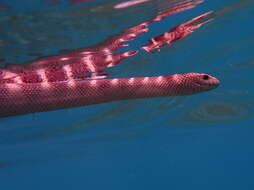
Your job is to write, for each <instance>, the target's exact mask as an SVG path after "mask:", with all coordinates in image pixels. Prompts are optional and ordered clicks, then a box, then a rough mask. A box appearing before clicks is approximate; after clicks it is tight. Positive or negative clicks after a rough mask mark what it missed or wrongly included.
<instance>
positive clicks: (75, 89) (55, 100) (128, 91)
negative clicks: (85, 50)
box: [0, 73, 219, 117]
mask: <svg viewBox="0 0 254 190" xmlns="http://www.w3.org/2000/svg"><path fill="white" fill-rule="evenodd" d="M218 85H219V81H218V79H216V78H214V77H212V76H209V75H207V74H199V73H187V74H174V75H168V76H158V77H143V78H121V79H120V78H119V79H102V80H90V81H66V82H52V83H48V82H41V83H27V84H16V83H4V84H1V87H0V98H1V102H0V116H1V117H6V116H14V115H19V114H27V113H34V112H44V111H49V110H56V109H63V108H70V107H77V106H84V105H90V104H99V103H103V102H110V101H117V100H126V99H135V98H146V97H163V96H182V95H189V94H194V93H199V92H204V91H208V90H211V89H213V88H215V87H217V86H218Z"/></svg>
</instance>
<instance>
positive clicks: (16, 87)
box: [0, 0, 220, 117]
mask: <svg viewBox="0 0 254 190" xmlns="http://www.w3.org/2000/svg"><path fill="white" fill-rule="evenodd" d="M172 2H174V1H172ZM201 2H202V1H200V0H196V1H194V0H193V1H189V0H183V1H182V3H181V4H180V5H178V4H175V5H174V6H171V5H169V6H167V7H169V8H167V9H166V10H164V11H162V12H161V13H160V14H159V15H157V16H156V17H155V18H153V19H150V20H148V21H146V22H143V23H141V24H139V25H136V26H134V27H131V28H128V29H126V30H124V31H123V32H122V34H119V35H115V36H112V37H110V38H108V39H107V40H105V41H104V42H103V43H101V44H99V45H97V46H93V47H88V48H81V49H78V50H72V51H65V53H63V54H60V55H55V56H48V57H44V58H40V59H37V60H34V61H30V62H26V63H24V64H22V65H18V64H9V65H6V66H5V68H3V69H0V100H1V101H0V117H7V116H14V115H20V114H27V113H34V112H44V111H50V110H56V109H63V108H70V107H78V106H84V105H91V104H99V103H104V102H111V101H117V100H126V99H136V98H147V97H163V96H183V95H190V94H195V93H199V92H204V91H207V90H211V89H213V88H215V87H217V86H218V85H219V83H220V82H219V80H218V79H216V78H214V77H212V76H210V75H207V74H199V73H186V74H174V75H167V76H158V77H143V78H115V79H104V78H106V76H107V74H106V73H104V72H105V70H106V69H107V68H108V67H113V66H116V65H117V64H119V63H120V62H121V61H123V60H124V59H127V58H128V57H131V56H134V55H135V54H137V53H138V51H136V50H135V51H127V52H120V53H119V49H120V48H121V47H124V46H128V44H125V42H128V41H130V40H134V39H135V38H137V37H138V36H139V35H141V34H143V33H145V32H148V31H149V29H148V26H149V24H151V23H153V22H158V21H160V20H162V19H164V18H165V17H167V16H169V15H172V14H176V13H178V12H181V11H184V10H188V9H190V8H193V7H195V6H196V5H197V4H199V3H201ZM167 5H168V4H167ZM210 14H211V12H208V13H205V14H203V15H201V16H199V17H196V18H194V19H192V20H190V21H188V22H186V23H184V24H181V25H179V26H177V27H175V28H174V29H172V30H170V31H169V32H166V33H164V34H162V35H159V36H157V37H155V38H152V39H151V40H150V41H149V43H148V44H147V45H145V46H143V47H141V49H143V50H145V51H147V52H152V51H153V50H155V49H159V48H160V47H162V46H165V45H167V44H171V43H172V42H175V41H177V40H180V39H182V38H184V37H186V36H187V35H189V34H191V33H192V32H193V31H194V29H197V28H199V27H200V26H202V25H203V24H204V23H206V22H208V21H210V20H211V19H210V18H209V15H210ZM204 19H207V20H204ZM115 51H118V52H117V53H116V52H115Z"/></svg>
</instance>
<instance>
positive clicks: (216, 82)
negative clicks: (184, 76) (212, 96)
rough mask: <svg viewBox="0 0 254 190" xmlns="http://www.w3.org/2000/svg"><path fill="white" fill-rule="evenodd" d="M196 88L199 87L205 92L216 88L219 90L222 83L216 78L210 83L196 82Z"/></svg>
mask: <svg viewBox="0 0 254 190" xmlns="http://www.w3.org/2000/svg"><path fill="white" fill-rule="evenodd" d="M194 83H195V85H196V86H198V87H199V88H200V89H203V90H211V89H214V88H217V87H218V86H219V85H220V81H219V80H218V79H216V78H214V79H213V80H211V81H209V82H200V81H199V82H197V81H196V82H194Z"/></svg>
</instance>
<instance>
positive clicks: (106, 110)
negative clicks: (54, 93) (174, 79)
mask: <svg viewBox="0 0 254 190" xmlns="http://www.w3.org/2000/svg"><path fill="white" fill-rule="evenodd" d="M45 2H46V1H42V0H41V1H40V0H22V1H20V0H10V1H8V2H7V1H4V0H3V1H0V5H2V6H7V5H8V6H11V7H12V8H10V9H8V10H5V11H0V34H1V35H0V57H1V58H4V59H5V60H6V61H4V62H1V63H2V65H4V64H6V63H8V62H11V63H23V62H25V61H29V60H33V59H34V58H33V57H31V56H27V54H29V53H40V54H42V55H50V54H56V53H57V52H58V51H59V50H63V49H75V48H81V47H87V46H91V45H95V44H97V43H99V42H101V41H103V40H104V39H106V38H107V37H108V36H110V35H113V34H117V33H120V32H121V31H122V30H124V29H126V28H128V27H131V26H134V25H136V24H139V23H141V22H144V21H146V20H147V19H149V18H152V17H154V16H155V13H156V12H155V11H154V9H153V7H152V6H150V5H145V4H144V5H140V6H138V7H133V8H129V9H126V10H117V11H116V10H113V9H112V5H114V4H115V3H116V2H120V1H113V0H107V1H100V0H98V1H91V2H84V3H79V4H75V5H73V4H71V3H70V2H67V1H64V0H60V2H61V4H60V5H58V6H50V5H48V4H47V3H45ZM140 7H141V9H139V8H140ZM140 10H143V11H140ZM210 10H213V11H215V13H214V20H213V21H212V22H209V23H207V24H205V25H204V26H202V27H201V28H199V29H198V30H196V31H195V32H194V33H193V34H191V35H190V36H188V37H186V38H184V39H182V40H180V41H177V42H176V43H174V44H172V45H170V46H167V47H163V48H162V49H161V52H159V53H156V54H150V53H147V52H140V54H138V55H136V56H134V57H131V58H130V59H127V60H124V61H123V62H122V63H121V64H120V65H119V66H117V67H114V68H112V69H110V70H109V73H110V74H111V76H112V77H130V76H148V75H149V76H152V75H162V74H172V73H183V72H204V73H209V74H212V75H214V76H216V77H217V78H219V79H220V80H221V85H220V87H219V88H217V89H215V90H213V91H209V92H206V93H201V94H196V95H193V96H187V97H173V98H172V97H168V98H156V99H140V100H129V101H119V102H113V103H106V104H100V105H93V106H87V107H80V108H74V109H65V110H60V111H59V110H58V111H52V112H46V113H36V114H30V115H24V116H18V117H11V118H1V120H0V152H1V156H0V188H1V189H2V190H16V189H26V190H30V189H31V190H34V189H36V190H45V189H48V190H49V189H61V190H65V189H66V190H67V189H68V190H69V189H75V190H79V189H80V190H81V189H82V190H83V189H110V190H114V189H115V190H119V189H121V190H124V189H128V190H129V189H132V190H134V189H146V190H149V189H153V190H154V189H174V190H186V189H195V190H199V189H200V190H204V189H205V190H214V189H216V190H220V189H221V190H222V189H223V190H225V189H231V190H239V189H244V190H253V189H254V180H253V179H254V172H253V171H254V162H253V160H254V148H253V147H254V140H253V135H254V118H253V115H254V107H253V106H254V80H253V71H254V54H253V49H254V37H253V34H254V25H253V20H254V3H253V1H250V0H234V1H232V0H224V1H221V0H212V1H208V0H206V1H205V2H204V3H202V4H200V5H199V6H197V7H196V8H194V9H190V10H188V11H185V12H182V13H179V14H176V15H172V16H170V17H168V18H166V19H165V20H163V21H162V22H160V23H154V24H152V25H151V28H150V29H151V32H150V33H147V34H144V35H143V36H140V37H139V38H138V39H137V40H135V41H133V42H131V43H130V45H131V47H130V49H132V50H133V49H136V48H138V47H140V45H141V44H145V43H146V42H147V39H149V38H151V37H154V36H156V35H158V34H160V33H163V32H165V31H167V30H169V29H170V28H172V27H174V26H176V25H178V24H181V23H183V22H186V21H188V20H190V19H192V18H194V17H196V16H198V15H200V14H203V13H205V12H207V11H210ZM127 49H128V48H127Z"/></svg>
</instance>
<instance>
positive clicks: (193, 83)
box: [174, 73, 220, 95]
mask: <svg viewBox="0 0 254 190" xmlns="http://www.w3.org/2000/svg"><path fill="white" fill-rule="evenodd" d="M174 80H175V81H176V82H177V83H178V84H179V85H180V86H181V87H180V90H179V93H180V94H183V95H187V94H195V93H199V92H203V91H208V90H212V89H214V88H216V87H218V86H219V85H220V81H219V80H218V79H217V78H215V77H213V76H211V75H208V74H205V73H186V74H176V75H175V76H174Z"/></svg>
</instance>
